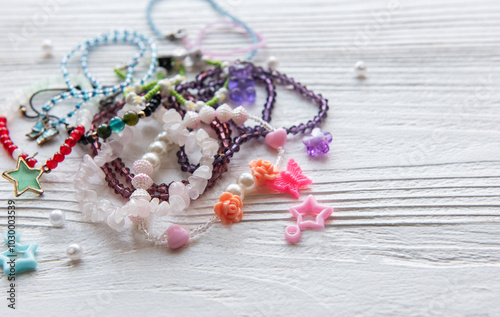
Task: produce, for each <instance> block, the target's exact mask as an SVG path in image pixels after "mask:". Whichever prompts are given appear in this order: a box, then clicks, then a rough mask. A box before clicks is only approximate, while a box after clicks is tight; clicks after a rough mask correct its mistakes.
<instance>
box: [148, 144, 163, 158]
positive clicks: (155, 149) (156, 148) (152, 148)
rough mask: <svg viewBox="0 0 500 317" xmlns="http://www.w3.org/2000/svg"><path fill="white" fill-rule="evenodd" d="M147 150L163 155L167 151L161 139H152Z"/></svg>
mask: <svg viewBox="0 0 500 317" xmlns="http://www.w3.org/2000/svg"><path fill="white" fill-rule="evenodd" d="M148 152H152V153H156V154H158V155H160V156H161V155H165V154H166V153H167V145H166V144H165V142H163V141H154V142H153V143H151V144H150V145H149V147H148Z"/></svg>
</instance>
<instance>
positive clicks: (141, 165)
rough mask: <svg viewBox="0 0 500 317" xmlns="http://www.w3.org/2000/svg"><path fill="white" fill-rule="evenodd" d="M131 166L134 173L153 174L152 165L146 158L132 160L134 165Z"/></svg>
mask: <svg viewBox="0 0 500 317" xmlns="http://www.w3.org/2000/svg"><path fill="white" fill-rule="evenodd" d="M132 168H133V170H134V173H136V174H141V173H143V174H146V175H151V174H153V165H151V163H150V162H149V161H147V160H137V161H135V162H134V165H132Z"/></svg>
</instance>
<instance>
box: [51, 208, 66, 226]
mask: <svg viewBox="0 0 500 317" xmlns="http://www.w3.org/2000/svg"><path fill="white" fill-rule="evenodd" d="M65 219H66V215H65V214H64V211H62V210H59V209H56V210H52V211H51V212H50V215H49V220H50V223H51V224H52V225H54V226H56V227H62V226H63V225H64V220H65Z"/></svg>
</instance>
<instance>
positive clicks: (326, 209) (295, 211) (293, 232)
mask: <svg viewBox="0 0 500 317" xmlns="http://www.w3.org/2000/svg"><path fill="white" fill-rule="evenodd" d="M289 211H290V213H291V214H292V216H293V217H295V218H296V219H297V224H295V225H290V226H288V227H286V229H285V238H286V240H287V241H288V242H289V243H297V242H299V240H300V236H301V231H302V229H306V228H311V229H315V230H323V229H325V221H326V219H328V217H330V216H331V215H332V213H333V208H332V207H330V206H325V205H320V204H318V202H317V201H316V199H315V198H314V196H313V195H309V196H307V198H306V200H305V201H304V202H303V203H302V204H300V205H297V206H292V207H290V210H289ZM307 216H315V217H316V218H315V220H314V221H312V220H304V218H305V217H307Z"/></svg>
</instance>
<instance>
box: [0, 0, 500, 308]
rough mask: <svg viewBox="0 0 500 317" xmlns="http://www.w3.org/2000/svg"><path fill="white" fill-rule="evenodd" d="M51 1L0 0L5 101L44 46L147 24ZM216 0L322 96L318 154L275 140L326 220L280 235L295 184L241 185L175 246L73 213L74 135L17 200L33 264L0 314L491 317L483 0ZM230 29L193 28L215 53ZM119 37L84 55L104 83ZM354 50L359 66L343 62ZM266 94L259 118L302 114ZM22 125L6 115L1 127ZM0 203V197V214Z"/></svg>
mask: <svg viewBox="0 0 500 317" xmlns="http://www.w3.org/2000/svg"><path fill="white" fill-rule="evenodd" d="M57 1H59V2H58V3H60V5H54V3H57V2H56V1H55V0H54V1H51V0H42V1H35V0H24V1H22V2H21V1H13V0H3V1H2V3H1V6H0V8H1V10H2V11H1V12H2V19H1V20H0V29H1V30H2V32H1V33H0V42H1V43H2V45H1V46H0V74H1V75H2V76H1V79H0V83H1V85H0V94H1V96H2V97H3V98H7V97H8V96H9V95H10V94H11V93H12V92H13V91H14V90H15V89H17V88H19V87H24V86H26V85H29V84H32V83H34V82H36V81H38V80H41V79H43V78H46V77H49V76H55V75H57V74H58V73H59V69H58V63H59V60H60V58H61V57H62V56H63V54H65V53H66V52H67V51H68V50H69V49H71V48H73V47H74V46H76V45H77V44H78V43H79V42H80V41H82V40H83V39H86V38H89V37H92V36H94V35H96V34H98V33H101V32H103V31H106V30H109V29H111V28H116V27H129V28H134V29H137V30H140V31H143V32H145V33H146V34H151V33H150V31H149V29H148V27H147V24H146V21H145V18H144V8H145V1H142V2H141V1H126V2H125V1H117V0H110V1H97V0H88V1H79V0H57ZM221 1H222V3H223V5H225V6H226V7H227V8H228V9H229V10H231V12H233V13H235V14H236V15H237V16H239V17H241V18H242V19H243V20H244V21H246V22H248V23H249V25H251V26H252V27H254V28H255V29H256V30H258V31H260V32H262V33H263V34H265V36H266V37H267V38H268V40H269V46H268V48H266V49H264V50H261V51H260V52H259V53H258V54H257V56H256V60H255V61H256V62H257V63H261V64H262V63H264V62H265V60H266V58H267V57H268V56H269V55H275V56H277V57H278V58H279V60H280V62H281V64H280V67H279V69H280V70H281V71H283V72H285V73H287V74H289V75H290V76H292V77H294V78H295V79H296V80H298V81H300V82H302V83H304V84H306V85H307V86H308V87H309V88H312V89H313V90H315V91H318V92H321V93H322V94H323V95H324V96H325V97H327V98H328V99H329V100H330V104H331V110H330V113H329V119H328V120H327V121H326V124H325V125H324V128H325V129H326V130H329V131H331V132H332V133H333V135H334V141H333V143H332V149H333V150H332V152H331V153H330V154H329V155H328V156H327V157H325V158H323V159H311V158H309V157H308V156H307V154H306V152H305V150H304V148H303V146H302V144H301V137H291V138H289V141H288V143H287V157H293V158H295V159H296V160H297V161H298V162H299V164H301V166H303V169H304V172H305V173H306V174H307V175H308V176H310V178H311V179H312V180H313V181H314V184H313V186H312V187H311V188H309V189H308V190H305V191H304V192H303V193H302V194H301V199H303V198H304V197H305V196H306V195H307V194H314V195H315V196H316V197H317V199H318V200H320V201H321V202H323V203H326V204H330V205H332V206H333V207H334V208H335V210H336V211H335V213H334V215H333V217H331V218H330V220H329V223H328V225H327V229H326V230H325V231H324V232H317V231H307V232H305V233H304V234H303V239H302V241H301V243H300V244H299V245H296V246H290V245H288V244H287V243H286V242H285V240H284V238H283V233H284V228H285V227H286V226H287V225H289V224H292V223H293V222H292V219H291V218H290V216H289V214H288V212H287V210H288V208H289V207H290V206H292V205H294V204H296V203H297V201H295V200H293V199H291V198H290V197H289V196H287V195H270V194H267V193H265V192H262V191H261V192H257V193H254V194H252V195H249V197H247V198H246V200H245V212H246V216H245V218H244V220H243V221H242V223H241V224H239V225H235V226H232V227H230V228H224V227H222V226H220V225H216V226H214V227H213V228H211V229H210V231H209V232H207V233H206V234H204V235H202V236H200V237H199V238H198V239H196V241H194V242H193V243H192V244H191V245H190V246H189V248H185V249H183V250H181V251H179V252H171V251H169V250H166V249H164V248H158V247H153V246H151V245H149V244H147V243H144V242H142V240H141V238H140V237H139V236H136V235H132V234H130V232H129V231H125V232H120V233H118V234H117V233H114V232H111V231H110V230H109V229H106V228H105V227H104V226H99V225H94V224H91V223H88V222H87V221H85V219H84V218H83V217H82V216H81V214H79V212H78V205H77V202H76V199H75V197H74V191H73V189H72V184H71V177H72V175H73V174H74V173H75V169H76V168H77V166H78V164H79V161H80V159H79V157H81V155H83V154H84V153H85V149H83V148H82V149H78V150H77V151H75V153H73V154H72V155H71V156H70V157H69V158H68V159H67V161H65V162H64V164H62V165H61V166H60V167H59V168H58V169H57V171H56V172H54V173H52V174H50V175H47V177H46V178H45V179H44V180H45V184H47V186H46V188H47V192H46V194H44V196H43V197H42V198H38V197H34V196H26V197H22V198H18V199H16V203H17V206H18V207H17V208H18V213H19V214H18V219H17V221H18V225H19V228H20V229H22V230H23V232H24V241H30V242H37V243H39V245H40V248H39V255H38V259H39V270H38V271H37V272H34V273H30V274H27V275H24V276H22V277H20V278H19V280H18V283H17V292H18V294H17V296H18V310H16V312H15V313H13V312H11V311H9V310H7V302H6V300H4V299H3V298H4V296H1V297H2V299H1V300H0V315H1V316H6V313H8V314H10V315H9V316H11V315H12V316H18V315H19V316H28V315H36V316H60V315H67V314H70V313H71V314H74V315H76V316H119V315H122V316H133V315H147V316H201V315H203V316H235V315H238V316H300V315H310V316H499V315H500V303H499V302H498V298H499V296H500V243H499V241H500V230H499V229H500V224H499V223H500V212H499V208H500V201H499V198H500V197H499V194H498V191H499V189H500V173H499V170H500V159H499V157H500V138H499V136H500V130H499V128H498V127H499V124H500V108H499V106H498V104H499V101H500V92H499V88H498V87H500V79H499V75H498V73H499V72H498V71H499V69H500V59H499V57H498V55H499V52H500V44H499V39H500V3H499V2H498V1H493V0H481V1H473V2H470V1H463V0H457V1H444V0H443V1H431V0H424V1H416V2H415V1H408V0H399V1H398V0H395V1H393V0H384V1H382V0H374V1H360V0H356V1H346V0H339V1H337V0H336V1H332V0H314V1H298V0H290V1H284V0H272V1H263V0H254V1H241V0H232V1H229V0H221ZM45 12H49V14H48V15H47V13H45ZM44 14H45V16H48V18H47V19H43V17H44ZM154 16H155V19H156V20H157V21H158V23H159V24H160V26H161V27H162V28H164V29H165V30H169V29H171V28H174V27H175V26H182V27H185V28H187V29H188V31H189V32H190V34H191V36H194V34H195V33H196V31H197V30H199V29H200V28H201V27H202V26H203V24H204V23H206V22H208V21H212V20H213V19H215V15H214V13H213V12H212V11H211V10H210V8H209V6H208V5H207V4H206V3H205V2H203V1H182V2H181V1H176V2H174V1H163V2H161V3H159V4H158V6H157V10H155V14H154ZM36 25H37V26H36ZM46 38H50V39H51V40H52V41H53V42H54V45H55V55H56V57H55V58H53V59H49V60H44V59H42V58H41V51H40V43H41V41H42V40H43V39H46ZM13 39H15V40H13ZM244 43H246V41H245V40H243V39H242V37H241V34H236V33H232V32H230V33H228V32H227V30H224V29H222V30H221V33H214V34H211V35H210V37H209V38H208V39H207V40H206V41H205V44H206V45H207V46H208V47H210V48H213V49H217V50H221V49H229V48H233V47H236V46H238V45H242V44H244ZM160 48H161V51H162V52H166V51H168V50H169V49H171V48H172V46H170V45H168V44H165V43H161V45H160ZM133 52H134V50H133V49H132V48H130V47H126V46H120V49H117V48H116V47H115V48H110V47H105V48H101V49H99V50H98V51H97V52H95V53H92V54H91V56H90V64H91V69H92V71H94V72H95V73H96V74H97V75H98V76H100V77H101V78H104V79H105V80H106V81H107V82H112V81H113V80H114V77H113V74H112V72H111V71H110V69H111V68H112V67H114V66H115V65H116V64H118V63H120V62H126V61H127V60H128V59H129V57H130V56H131V54H132V53H133ZM360 59H362V60H364V61H365V63H366V64H367V66H368V78H367V79H366V80H364V81H360V80H357V79H355V78H354V76H353V74H352V67H353V65H354V63H355V62H356V61H357V60H360ZM75 65H76V63H75V64H73V66H75ZM73 69H76V68H73ZM259 92H262V90H261V91H259ZM278 93H279V97H278V102H277V105H276V109H275V112H274V114H273V124H275V125H277V126H279V125H290V124H293V123H297V122H299V121H303V120H306V119H308V118H310V117H312V116H313V115H314V113H316V111H317V110H316V109H315V107H313V106H312V105H310V104H308V103H307V102H305V101H303V100H300V99H297V98H296V96H295V95H293V94H292V93H291V92H289V91H287V89H286V88H283V87H280V88H279V89H278ZM261 95H262V93H261ZM260 100H262V99H260ZM258 104H259V105H260V104H262V103H261V102H259V103H258ZM258 108H260V106H256V107H255V109H253V110H252V111H254V112H255V113H258V112H259V109H258ZM25 129H26V124H25V125H22V124H21V125H16V126H15V127H13V130H14V134H13V135H15V136H19V135H23V134H24V133H25ZM18 140H19V141H18V142H19V143H21V144H23V148H27V149H30V147H31V149H32V150H35V147H34V146H33V145H30V144H28V143H27V142H25V143H22V142H23V140H22V138H18ZM50 150H51V147H50V146H49V148H47V149H45V148H44V149H42V150H41V151H40V154H39V156H40V158H45V157H46V153H49V152H50ZM254 155H262V156H263V157H266V158H272V152H269V151H267V150H266V149H265V148H264V147H263V146H262V144H258V143H256V142H253V143H250V144H247V145H246V146H245V147H244V149H243V151H242V152H241V153H238V155H237V156H236V157H235V158H234V159H233V160H232V162H231V169H230V172H229V173H227V174H226V175H225V176H224V178H223V180H222V181H221V182H220V183H219V185H218V186H216V188H214V189H213V190H210V191H208V192H207V193H206V194H205V195H204V196H203V197H202V198H201V199H199V200H198V201H196V202H195V203H193V207H192V208H191V210H190V214H189V215H184V216H179V217H176V218H175V219H174V220H175V221H176V222H178V223H184V224H187V225H188V226H195V225H196V224H200V223H202V222H204V221H205V220H206V219H207V218H208V216H209V215H210V214H211V212H210V209H211V206H213V203H214V201H215V200H216V199H217V197H218V195H219V193H220V192H221V189H222V188H223V186H224V185H225V184H227V183H229V182H232V181H233V180H234V178H235V177H236V176H237V175H238V174H239V173H241V172H243V171H245V170H246V162H248V160H249V159H252V158H254V157H255V156H254ZM133 156H134V153H133V151H129V153H128V156H127V161H128V162H129V163H130V162H131V161H132V160H133V159H134V157H133ZM0 159H1V166H2V168H3V169H5V168H8V167H12V166H13V165H14V162H13V161H12V160H11V159H9V158H7V157H6V156H5V155H4V153H3V152H2V154H0ZM175 168H176V167H171V172H172V173H174V174H175V172H174V170H175ZM179 176H180V174H179V173H177V177H179ZM44 177H45V176H44ZM10 198H12V189H11V184H10V183H7V182H6V181H4V180H1V181H0V204H1V205H3V206H0V208H1V209H3V210H6V207H7V200H8V199H10ZM54 208H59V209H64V210H66V211H67V218H68V221H67V224H66V226H65V227H64V228H54V227H52V226H51V225H50V223H49V221H48V219H47V216H48V213H49V212H50V211H51V210H52V209H54ZM5 220H6V213H5V212H0V227H1V228H4V227H5V225H4V224H5ZM73 242H78V243H80V244H81V245H82V246H83V247H84V249H85V257H84V260H83V261H82V262H81V263H80V264H79V265H71V264H70V263H69V262H68V260H67V259H65V257H64V250H65V248H66V246H67V245H69V244H70V243H73ZM0 289H1V292H2V294H5V293H4V291H7V281H6V279H5V277H3V276H2V277H1V278H0Z"/></svg>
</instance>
